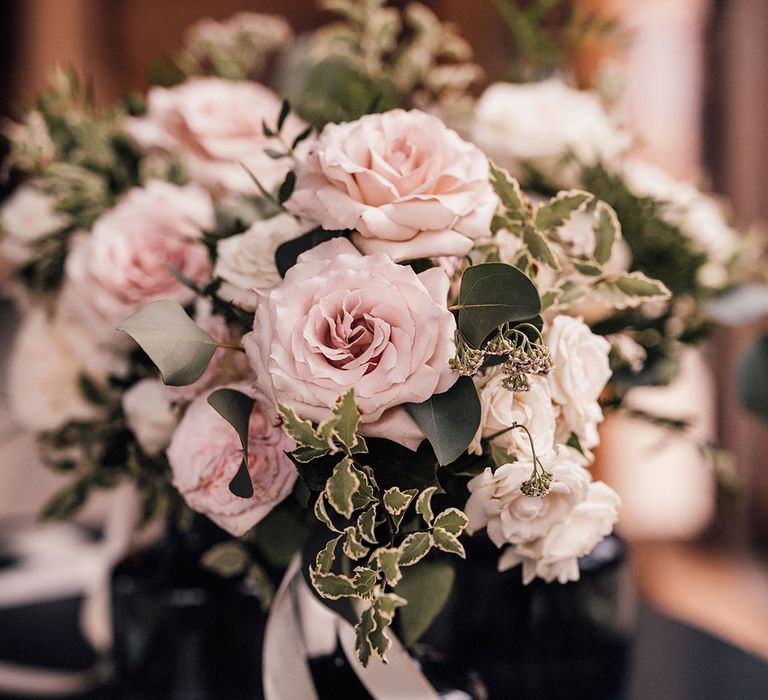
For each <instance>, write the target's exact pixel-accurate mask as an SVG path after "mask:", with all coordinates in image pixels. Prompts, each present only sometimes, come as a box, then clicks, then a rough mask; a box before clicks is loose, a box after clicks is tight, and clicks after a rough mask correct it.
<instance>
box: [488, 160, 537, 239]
mask: <svg viewBox="0 0 768 700" xmlns="http://www.w3.org/2000/svg"><path fill="white" fill-rule="evenodd" d="M489 168H490V172H491V176H490V180H491V185H492V186H493V189H494V191H495V192H496V194H497V195H498V197H499V199H500V200H501V205H502V206H503V207H504V209H505V212H504V213H505V217H504V218H505V219H506V224H505V225H506V227H510V225H511V226H512V227H514V224H515V223H517V224H518V225H522V224H523V223H524V222H525V221H526V219H527V218H528V215H529V211H528V206H527V202H526V197H525V195H524V194H523V192H522V190H521V189H520V183H519V182H518V181H517V180H515V178H513V177H512V176H511V175H510V174H509V173H508V172H507V171H506V170H504V169H503V168H498V167H496V166H495V165H494V164H493V163H489Z"/></svg>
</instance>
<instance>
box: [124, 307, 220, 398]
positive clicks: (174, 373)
mask: <svg viewBox="0 0 768 700" xmlns="http://www.w3.org/2000/svg"><path fill="white" fill-rule="evenodd" d="M117 330H119V331H123V332H124V333H127V334H128V335H130V336H131V338H133V339H134V340H135V341H136V342H137V343H138V344H139V345H140V346H141V349H142V350H144V352H146V353H147V355H149V358H150V359H151V360H152V362H154V363H155V365H156V366H157V368H158V369H159V370H160V373H161V374H162V375H163V381H164V382H165V383H166V384H168V385H169V386H186V385H188V384H193V383H194V382H196V381H197V380H198V379H200V377H201V376H202V375H203V372H205V370H206V368H207V367H208V363H209V362H210V360H211V357H213V353H214V352H215V350H216V347H217V343H216V341H215V340H214V339H213V338H212V337H211V336H210V335H209V334H208V333H206V332H205V331H204V330H203V329H202V328H200V327H199V326H198V325H197V324H196V323H195V322H194V321H193V320H192V319H191V318H190V317H189V316H188V315H187V312H186V311H184V308H183V307H182V306H181V304H179V303H178V302H175V301H171V300H170V299H160V300H159V301H153V302H152V303H150V304H147V305H146V306H143V307H142V308H141V309H139V310H138V311H137V312H136V313H135V314H133V315H131V316H129V317H128V318H126V319H125V320H124V321H123V322H122V323H121V324H120V325H119V326H118V327H117Z"/></svg>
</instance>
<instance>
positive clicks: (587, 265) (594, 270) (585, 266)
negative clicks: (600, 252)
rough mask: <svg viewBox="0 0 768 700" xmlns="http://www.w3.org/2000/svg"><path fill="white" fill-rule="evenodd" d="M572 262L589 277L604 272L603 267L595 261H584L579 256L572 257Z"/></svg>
mask: <svg viewBox="0 0 768 700" xmlns="http://www.w3.org/2000/svg"><path fill="white" fill-rule="evenodd" d="M571 264H572V265H573V266H574V268H576V270H578V271H579V272H580V273H581V274H582V275H587V276H588V277H597V276H599V275H602V274H603V268H602V267H600V266H598V265H595V264H594V263H593V262H590V261H588V260H587V261H584V260H580V259H578V258H571Z"/></svg>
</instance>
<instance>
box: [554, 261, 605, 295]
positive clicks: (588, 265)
mask: <svg viewBox="0 0 768 700" xmlns="http://www.w3.org/2000/svg"><path fill="white" fill-rule="evenodd" d="M571 264H572V265H573V266H574V268H576V270H577V271H578V272H580V273H581V274H582V275H586V276H587V277H598V276H599V275H602V274H603V268H602V267H600V266H599V265H597V264H595V262H594V261H592V260H585V259H581V258H571ZM542 304H543V301H542Z"/></svg>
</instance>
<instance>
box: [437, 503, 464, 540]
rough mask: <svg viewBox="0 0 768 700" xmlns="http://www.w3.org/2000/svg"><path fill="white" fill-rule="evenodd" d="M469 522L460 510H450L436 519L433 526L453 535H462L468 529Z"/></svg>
mask: <svg viewBox="0 0 768 700" xmlns="http://www.w3.org/2000/svg"><path fill="white" fill-rule="evenodd" d="M468 523H469V520H468V519H467V516H466V515H464V513H462V512H461V511H460V510H459V509H458V508H448V509H447V510H444V511H443V512H442V513H440V515H438V516H437V517H436V518H435V522H434V523H433V526H434V527H436V528H440V529H443V530H447V531H448V532H450V533H451V534H452V535H456V536H458V535H460V534H461V533H462V532H464V528H465V527H467V524H468Z"/></svg>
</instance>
